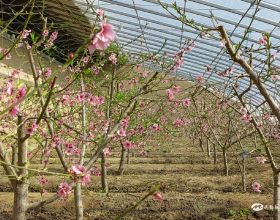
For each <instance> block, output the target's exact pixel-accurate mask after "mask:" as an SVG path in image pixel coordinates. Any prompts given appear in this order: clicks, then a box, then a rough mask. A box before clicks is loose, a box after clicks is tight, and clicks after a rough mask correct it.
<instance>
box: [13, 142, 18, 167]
mask: <svg viewBox="0 0 280 220" xmlns="http://www.w3.org/2000/svg"><path fill="white" fill-rule="evenodd" d="M17 162H18V148H17V146H16V145H12V165H17Z"/></svg>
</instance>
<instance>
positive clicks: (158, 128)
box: [152, 124, 160, 131]
mask: <svg viewBox="0 0 280 220" xmlns="http://www.w3.org/2000/svg"><path fill="white" fill-rule="evenodd" d="M152 129H153V130H154V131H160V126H159V124H153V125H152Z"/></svg>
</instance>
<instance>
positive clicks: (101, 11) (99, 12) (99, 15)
mask: <svg viewBox="0 0 280 220" xmlns="http://www.w3.org/2000/svg"><path fill="white" fill-rule="evenodd" d="M104 13H105V11H104V10H102V9H96V15H97V16H98V17H99V18H100V19H103V17H104Z"/></svg>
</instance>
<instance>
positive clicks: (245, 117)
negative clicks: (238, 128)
mask: <svg viewBox="0 0 280 220" xmlns="http://www.w3.org/2000/svg"><path fill="white" fill-rule="evenodd" d="M240 119H241V120H242V121H244V122H245V123H249V122H250V121H251V120H252V116H251V115H249V114H243V115H241V117H240Z"/></svg>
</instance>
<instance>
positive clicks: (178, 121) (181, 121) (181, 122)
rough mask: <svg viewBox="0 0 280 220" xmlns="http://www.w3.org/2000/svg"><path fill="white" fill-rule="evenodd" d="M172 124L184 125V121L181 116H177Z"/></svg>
mask: <svg viewBox="0 0 280 220" xmlns="http://www.w3.org/2000/svg"><path fill="white" fill-rule="evenodd" d="M173 125H174V126H175V127H177V128H179V127H182V126H184V125H185V121H184V120H183V119H181V118H177V119H176V120H175V121H174V122H173Z"/></svg>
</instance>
